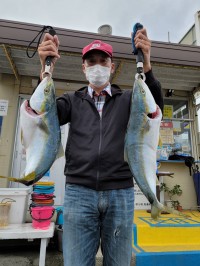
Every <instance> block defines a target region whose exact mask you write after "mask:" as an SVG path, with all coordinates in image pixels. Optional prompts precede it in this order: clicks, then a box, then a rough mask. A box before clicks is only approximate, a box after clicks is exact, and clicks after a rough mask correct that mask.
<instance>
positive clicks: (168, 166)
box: [159, 162, 197, 209]
mask: <svg viewBox="0 0 200 266" xmlns="http://www.w3.org/2000/svg"><path fill="white" fill-rule="evenodd" d="M168 171H170V172H173V173H174V178H171V177H168V176H166V177H164V180H163V181H164V182H165V183H166V184H167V186H168V187H169V188H172V187H173V186H174V185H176V184H178V185H180V186H181V188H182V190H183V193H182V195H181V196H178V197H174V199H175V200H176V199H177V200H178V201H179V202H180V204H181V205H182V207H183V209H191V208H192V207H196V206H197V198H196V192H195V187H194V182H193V177H192V175H191V176H190V172H189V168H188V167H187V166H186V165H185V163H184V162H179V163H175V162H161V166H160V168H159V172H168ZM167 199H168V197H167V194H165V200H167Z"/></svg>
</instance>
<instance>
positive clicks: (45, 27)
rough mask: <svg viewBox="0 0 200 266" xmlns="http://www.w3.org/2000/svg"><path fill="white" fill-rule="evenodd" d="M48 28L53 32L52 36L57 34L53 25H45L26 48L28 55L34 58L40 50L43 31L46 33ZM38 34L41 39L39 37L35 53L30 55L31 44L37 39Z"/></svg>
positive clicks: (50, 32)
mask: <svg viewBox="0 0 200 266" xmlns="http://www.w3.org/2000/svg"><path fill="white" fill-rule="evenodd" d="M47 29H49V34H51V35H52V36H54V35H55V34H56V32H55V30H54V29H53V27H51V26H44V27H43V28H42V29H41V31H39V33H38V34H37V35H36V36H35V38H34V39H33V40H32V41H31V42H30V43H29V45H28V46H27V48H26V54H27V56H28V57H29V58H33V57H34V55H35V54H36V52H37V50H38V47H39V44H40V40H41V38H42V35H43V33H44V32H45V31H46V30H47ZM38 36H39V39H38V42H37V47H36V49H35V50H34V52H33V54H32V55H30V53H29V48H30V47H31V45H32V44H33V43H34V42H35V40H36V39H37V37H38Z"/></svg>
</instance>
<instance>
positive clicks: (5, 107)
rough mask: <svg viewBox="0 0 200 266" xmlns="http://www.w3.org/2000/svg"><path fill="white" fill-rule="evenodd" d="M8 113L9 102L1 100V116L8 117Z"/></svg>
mask: <svg viewBox="0 0 200 266" xmlns="http://www.w3.org/2000/svg"><path fill="white" fill-rule="evenodd" d="M7 113H8V100H2V99H0V116H6V115H7Z"/></svg>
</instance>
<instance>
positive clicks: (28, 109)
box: [25, 100, 41, 116]
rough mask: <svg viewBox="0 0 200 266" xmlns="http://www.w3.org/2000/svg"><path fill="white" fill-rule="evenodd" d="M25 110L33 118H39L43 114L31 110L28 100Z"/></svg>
mask: <svg viewBox="0 0 200 266" xmlns="http://www.w3.org/2000/svg"><path fill="white" fill-rule="evenodd" d="M25 110H26V112H27V113H28V114H29V115H31V116H39V115H41V114H39V113H37V112H36V111H35V110H34V109H32V108H31V106H30V103H29V101H28V100H26V102H25Z"/></svg>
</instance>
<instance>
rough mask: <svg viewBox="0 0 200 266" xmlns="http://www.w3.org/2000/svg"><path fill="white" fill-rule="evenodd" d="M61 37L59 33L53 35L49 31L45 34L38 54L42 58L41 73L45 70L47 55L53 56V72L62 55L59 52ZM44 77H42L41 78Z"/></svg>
mask: <svg viewBox="0 0 200 266" xmlns="http://www.w3.org/2000/svg"><path fill="white" fill-rule="evenodd" d="M59 44H60V42H59V39H58V36H57V35H54V36H52V35H51V34H49V33H46V34H45V35H44V38H43V41H42V42H41V44H40V45H39V47H38V54H39V58H40V63H41V66H42V69H41V73H43V72H44V70H45V60H46V58H47V56H52V57H53V59H52V64H51V72H53V68H54V65H55V63H56V61H57V59H58V58H60V55H59V54H58V47H59ZM41 79H42V78H41Z"/></svg>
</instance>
